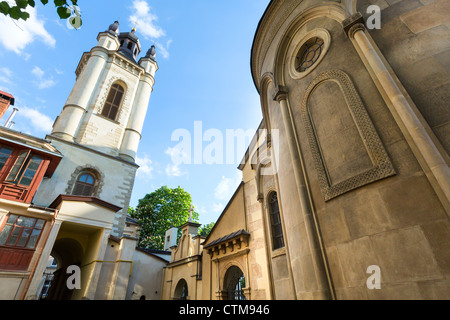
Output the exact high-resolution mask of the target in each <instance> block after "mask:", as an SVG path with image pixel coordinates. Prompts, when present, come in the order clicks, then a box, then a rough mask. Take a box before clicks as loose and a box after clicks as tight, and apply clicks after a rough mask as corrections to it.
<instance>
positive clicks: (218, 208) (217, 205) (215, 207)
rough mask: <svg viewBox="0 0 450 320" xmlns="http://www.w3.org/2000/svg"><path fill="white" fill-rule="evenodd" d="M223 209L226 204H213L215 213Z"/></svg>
mask: <svg viewBox="0 0 450 320" xmlns="http://www.w3.org/2000/svg"><path fill="white" fill-rule="evenodd" d="M223 209H224V206H223V204H222V203H214V204H213V206H212V211H213V212H214V213H215V214H217V213H220V212H222V211H223Z"/></svg>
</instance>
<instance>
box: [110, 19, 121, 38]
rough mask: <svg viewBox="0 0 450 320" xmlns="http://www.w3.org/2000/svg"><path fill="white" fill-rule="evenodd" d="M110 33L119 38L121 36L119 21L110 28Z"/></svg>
mask: <svg viewBox="0 0 450 320" xmlns="http://www.w3.org/2000/svg"><path fill="white" fill-rule="evenodd" d="M108 32H109V33H111V34H112V35H114V36H116V37H117V36H118V35H119V21H114V23H113V24H111V25H110V26H109V28H108Z"/></svg>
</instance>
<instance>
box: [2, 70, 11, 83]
mask: <svg viewBox="0 0 450 320" xmlns="http://www.w3.org/2000/svg"><path fill="white" fill-rule="evenodd" d="M11 76H12V71H11V70H10V69H8V68H6V67H2V68H0V82H2V83H6V84H11Z"/></svg>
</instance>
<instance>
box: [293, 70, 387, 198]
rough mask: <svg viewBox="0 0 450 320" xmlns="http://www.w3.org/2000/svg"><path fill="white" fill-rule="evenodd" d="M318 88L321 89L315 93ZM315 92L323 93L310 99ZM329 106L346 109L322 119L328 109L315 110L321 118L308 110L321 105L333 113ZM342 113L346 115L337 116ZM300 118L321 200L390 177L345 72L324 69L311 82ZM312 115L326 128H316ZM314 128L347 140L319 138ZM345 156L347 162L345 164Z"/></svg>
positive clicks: (381, 150)
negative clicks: (344, 133) (324, 120)
mask: <svg viewBox="0 0 450 320" xmlns="http://www.w3.org/2000/svg"><path fill="white" fill-rule="evenodd" d="M322 86H323V87H322ZM321 87H322V88H325V89H326V90H325V91H320V90H322V88H321ZM315 92H320V93H323V94H322V95H321V96H318V97H317V98H315V97H314V98H312V97H313V95H314V93H315ZM317 99H319V100H317ZM330 101H333V102H337V107H338V108H339V107H344V108H345V106H346V107H347V108H348V110H338V112H337V113H336V114H337V116H334V117H330V116H329V115H327V114H326V113H327V112H332V111H331V110H328V109H327V110H321V112H322V113H321V112H317V111H315V110H314V108H320V107H322V108H323V107H324V106H326V107H330V108H331V107H333V108H336V106H335V105H329V103H330ZM319 102H320V103H319ZM341 109H342V108H341ZM324 112H325V113H324ZM345 113H347V114H350V116H348V115H347V117H343V116H342V115H343V114H345ZM301 114H302V119H303V123H304V126H305V130H306V134H307V138H308V141H309V145H310V148H311V152H312V156H313V160H314V165H315V169H316V172H317V175H318V180H319V186H320V189H321V191H322V194H323V197H324V199H325V201H329V200H331V199H333V198H336V197H338V196H339V195H342V194H344V193H346V192H349V191H351V190H354V189H356V188H359V187H362V186H364V185H367V184H370V183H372V182H375V181H377V180H380V179H383V178H386V177H389V176H392V175H395V170H394V167H393V165H392V163H391V161H390V159H389V157H388V155H387V153H386V150H385V149H384V146H383V144H382V142H381V140H380V138H379V136H378V133H377V132H376V130H375V127H374V125H373V123H372V121H371V119H370V117H369V115H368V113H367V111H366V109H365V107H364V105H363V103H362V101H361V98H360V96H359V94H358V92H357V91H356V88H355V86H354V85H353V82H352V81H351V79H350V77H349V76H348V75H347V74H346V73H344V72H342V71H340V70H330V71H326V72H324V73H322V74H320V75H319V76H318V77H317V78H315V79H314V80H313V81H312V83H311V84H310V85H309V86H308V88H307V90H306V92H305V94H304V96H303V100H302V104H301ZM314 115H316V118H315V117H314ZM318 115H327V116H328V118H327V119H328V120H329V121H331V122H330V123H329V125H328V123H325V124H323V123H320V121H321V119H317V118H318ZM318 124H319V125H318ZM320 125H321V126H322V127H324V129H323V130H328V131H330V130H331V132H332V133H333V131H332V130H336V132H339V133H340V134H341V133H343V132H347V133H349V135H348V138H349V139H347V137H345V139H341V140H339V138H342V137H339V135H338V136H337V137H336V135H333V134H332V133H331V134H330V133H329V132H328V135H325V134H321V129H320V128H318V127H319V126H320ZM323 130H322V131H323ZM321 135H322V140H321ZM323 137H327V139H328V137H329V138H330V139H333V138H336V141H339V142H340V143H336V144H334V145H333V144H332V143H330V141H324V139H323ZM349 150H351V152H349ZM324 155H328V156H327V157H326V156H324ZM347 157H348V158H349V159H350V160H345V158H347ZM341 158H344V160H342V159H341ZM335 160H336V161H335ZM339 161H340V162H339ZM335 162H337V165H336V164H335ZM333 164H334V165H335V166H334V167H333Z"/></svg>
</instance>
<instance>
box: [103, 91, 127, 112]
mask: <svg viewBox="0 0 450 320" xmlns="http://www.w3.org/2000/svg"><path fill="white" fill-rule="evenodd" d="M124 93H125V89H124V88H123V87H122V86H121V85H119V84H117V83H116V84H113V85H112V86H111V90H110V91H109V94H108V97H107V98H106V102H105V105H104V106H103V110H102V116H105V117H106V118H108V119H111V120H114V121H116V120H117V115H118V114H119V109H120V105H121V104H122V99H123V94H124Z"/></svg>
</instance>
